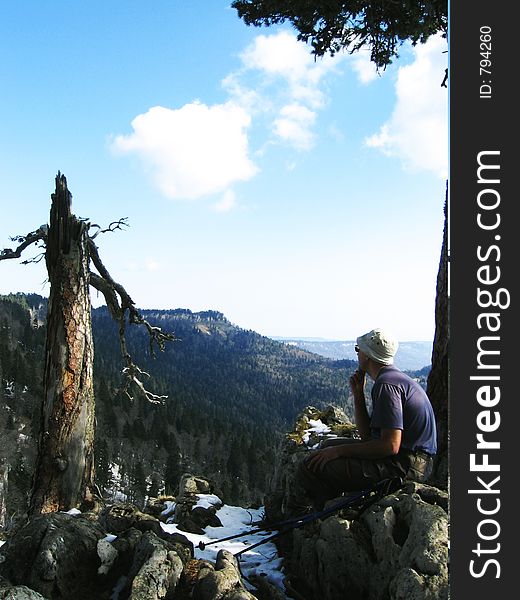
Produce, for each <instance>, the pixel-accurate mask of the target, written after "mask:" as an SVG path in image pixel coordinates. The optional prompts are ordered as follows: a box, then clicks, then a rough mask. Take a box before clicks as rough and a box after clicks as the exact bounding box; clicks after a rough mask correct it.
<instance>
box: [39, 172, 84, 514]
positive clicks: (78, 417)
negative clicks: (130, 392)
mask: <svg viewBox="0 0 520 600" xmlns="http://www.w3.org/2000/svg"><path fill="white" fill-rule="evenodd" d="M71 200H72V196H71V194H70V192H69V191H68V189H67V182H66V179H65V177H64V176H62V175H60V174H58V177H57V178H56V191H55V193H54V194H52V205H51V214H50V226H49V231H48V237H47V247H46V255H45V260H46V263H47V270H48V274H49V281H50V296H49V308H48V315H47V342H46V349H45V372H44V390H45V397H44V400H43V407H42V431H41V434H40V440H39V450H38V462H37V465H36V472H35V477H34V482H33V491H32V498H31V503H30V512H31V513H32V514H35V513H46V512H52V511H56V510H69V509H70V508H73V507H75V506H76V505H77V504H78V503H80V502H81V501H82V500H83V499H84V498H85V496H87V495H88V494H89V491H90V489H91V487H92V484H93V476H94V463H93V444H94V390H93V378H92V365H93V356H94V354H93V352H94V350H93V341H92V326H91V311H90V293H89V257H88V256H89V255H88V251H87V242H88V227H87V226H86V224H85V223H84V222H83V221H81V220H79V219H78V218H77V217H75V216H74V215H73V214H71Z"/></svg>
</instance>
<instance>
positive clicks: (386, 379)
mask: <svg viewBox="0 0 520 600" xmlns="http://www.w3.org/2000/svg"><path fill="white" fill-rule="evenodd" d="M370 428H371V430H372V436H373V437H375V438H379V437H380V436H381V429H401V430H402V432H403V433H402V439H401V448H407V449H408V450H424V451H426V452H428V453H429V454H436V452H437V429H436V426H435V415H434V413H433V408H432V405H431V403H430V400H429V398H428V396H427V395H426V392H425V391H424V390H423V388H422V387H421V386H420V385H419V384H418V383H417V382H416V381H414V380H413V379H412V378H411V377H408V375H406V374H405V373H403V372H402V371H400V370H399V369H397V368H396V367H394V366H389V367H383V368H382V369H381V370H380V371H379V374H378V376H377V378H376V381H375V383H374V387H373V388H372V417H371V420H370Z"/></svg>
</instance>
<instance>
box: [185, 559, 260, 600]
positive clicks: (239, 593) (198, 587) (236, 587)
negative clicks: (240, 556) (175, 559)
mask: <svg viewBox="0 0 520 600" xmlns="http://www.w3.org/2000/svg"><path fill="white" fill-rule="evenodd" d="M193 598H194V600H256V598H255V596H253V594H251V593H250V592H248V591H247V590H246V589H245V587H244V585H243V583H242V577H241V575H240V569H239V567H238V562H237V559H236V558H235V557H234V556H233V554H231V553H230V552H227V551H226V550H220V551H219V553H218V554H217V560H216V562H215V567H214V568H213V567H212V565H211V564H208V563H206V565H205V568H203V569H201V570H200V571H199V575H198V581H197V582H196V584H195V587H194V590H193Z"/></svg>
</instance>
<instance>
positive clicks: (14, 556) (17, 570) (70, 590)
mask: <svg viewBox="0 0 520 600" xmlns="http://www.w3.org/2000/svg"><path fill="white" fill-rule="evenodd" d="M104 537H106V532H105V531H104V530H103V528H102V527H101V526H100V525H99V524H97V523H95V522H92V521H90V520H88V519H86V518H82V517H80V516H79V517H78V516H72V515H69V514H66V513H53V514H46V515H40V516H38V517H35V518H33V519H31V520H30V521H29V522H28V523H27V524H26V525H25V526H23V527H21V528H20V529H19V530H18V532H17V533H16V535H14V536H13V537H10V538H9V539H8V540H7V542H6V543H5V544H4V545H3V546H2V548H1V549H0V560H1V561H2V562H1V563H0V575H1V576H3V577H5V578H6V579H7V580H8V581H9V582H10V583H11V584H13V585H15V586H17V585H25V586H27V587H29V588H31V590H34V591H36V592H39V593H40V594H41V595H42V596H44V597H45V598H49V599H52V598H74V599H75V600H91V599H92V598H102V597H103V596H102V592H101V586H100V585H99V584H100V582H99V580H98V578H97V572H98V568H99V566H100V564H101V561H100V558H99V556H98V553H97V544H98V541H99V540H101V539H102V538H104Z"/></svg>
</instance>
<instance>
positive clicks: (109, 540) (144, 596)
mask: <svg viewBox="0 0 520 600" xmlns="http://www.w3.org/2000/svg"><path fill="white" fill-rule="evenodd" d="M146 517H147V516H146V515H144V514H143V513H141V512H140V511H139V510H138V509H137V508H136V507H133V510H132V507H131V505H128V504H124V505H120V506H118V505H116V506H113V507H110V508H109V509H107V510H106V511H104V512H102V514H101V515H100V517H99V519H98V518H97V517H95V516H94V515H71V514H67V513H52V514H45V515H40V516H38V517H34V518H32V519H30V520H29V521H28V523H27V524H26V525H24V526H23V527H21V528H20V529H19V530H18V531H17V532H16V533H15V534H14V535H13V536H11V537H9V538H8V540H7V542H6V543H5V545H4V546H2V548H1V549H0V577H2V581H3V584H2V585H0V598H2V597H5V598H20V599H22V598H27V599H28V600H30V599H33V598H34V600H36V599H37V598H45V599H47V600H53V599H55V598H56V599H60V600H61V599H63V598H74V600H92V599H93V598H96V600H105V599H106V600H108V599H109V598H111V597H112V596H113V594H114V590H118V593H119V594H120V595H119V596H118V597H119V598H125V599H128V600H159V599H163V598H164V599H166V598H173V597H174V593H175V590H176V588H177V586H178V585H179V582H180V579H181V575H182V572H183V568H184V565H185V564H187V563H188V562H189V561H190V560H191V558H192V557H193V545H192V544H191V543H190V542H189V541H188V540H187V539H186V538H185V537H184V536H182V535H179V534H171V535H170V534H168V533H166V532H164V531H163V530H162V528H161V527H160V523H159V521H157V520H156V519H152V518H151V517H150V518H146ZM106 525H108V526H110V527H113V530H112V531H115V532H116V533H117V537H116V535H114V534H113V533H112V532H111V531H110V530H108V532H107V529H106V528H105V526H106ZM108 533H110V534H108ZM2 594H3V596H2Z"/></svg>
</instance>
